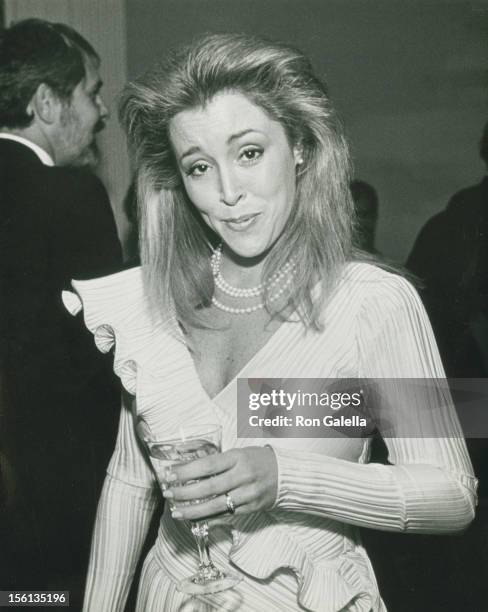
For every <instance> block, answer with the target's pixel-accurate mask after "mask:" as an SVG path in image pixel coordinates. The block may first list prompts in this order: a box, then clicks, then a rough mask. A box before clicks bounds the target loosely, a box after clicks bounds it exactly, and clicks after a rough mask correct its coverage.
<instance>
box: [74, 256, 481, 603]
mask: <svg viewBox="0 0 488 612" xmlns="http://www.w3.org/2000/svg"><path fill="white" fill-rule="evenodd" d="M73 287H74V290H75V293H68V294H65V295H64V300H65V304H66V306H67V308H68V309H69V310H70V311H71V312H72V313H73V314H75V313H76V312H79V310H80V309H81V308H83V311H84V317H85V322H86V325H87V327H88V328H89V329H90V330H91V331H92V332H93V334H94V336H95V342H96V344H97V346H98V348H99V349H100V350H101V351H104V352H106V351H109V350H110V349H111V348H112V347H113V346H114V345H115V364H114V369H115V372H116V373H117V374H118V375H119V376H120V378H121V380H122V383H123V385H124V387H125V388H126V389H127V391H129V393H130V394H132V395H134V396H135V397H136V402H134V403H133V404H132V406H131V407H128V406H125V407H123V409H122V416H121V422H120V430H119V436H118V440H117V444H116V448H115V452H114V455H113V458H112V460H111V462H110V465H109V467H108V470H107V472H108V475H107V479H106V482H105V486H104V491H103V493H102V497H101V501H100V506H99V511H98V517H97V524H96V529H95V533H94V538H93V546H92V555H91V562H90V570H89V576H88V583H87V593H86V599H85V607H84V609H85V610H89V611H90V612H109V611H116V610H117V611H122V610H123V606H124V602H125V600H126V597H127V593H128V589H129V585H130V582H131V580H132V576H133V573H134V569H135V565H136V562H137V558H138V556H139V554H140V549H141V546H142V542H143V540H144V537H145V534H146V532H147V528H148V525H149V521H150V517H151V515H152V513H153V512H154V509H155V507H156V502H157V499H158V492H157V489H156V485H155V482H156V481H155V477H154V474H153V472H152V470H151V467H150V464H149V463H148V461H147V457H146V454H145V452H144V449H143V447H142V445H141V443H140V442H139V440H138V438H137V436H136V430H135V425H136V422H137V419H138V418H140V417H142V418H143V419H144V421H145V422H146V424H147V425H148V426H149V428H150V430H151V432H152V433H153V435H154V436H155V437H159V438H164V436H165V432H167V431H168V430H169V429H171V430H173V429H174V428H175V425H177V424H178V423H188V422H192V423H198V422H200V423H202V424H204V423H220V424H221V425H222V427H223V450H226V449H229V448H233V447H242V446H248V445H253V444H260V445H263V444H266V443H270V444H271V445H272V446H273V448H274V450H275V453H276V457H277V461H278V468H279V486H278V496H277V499H276V503H275V506H274V507H273V508H272V509H271V510H269V511H267V512H261V513H256V514H251V515H247V516H235V517H234V521H233V528H232V529H230V527H227V528H226V527H225V526H223V527H222V528H220V527H217V528H215V529H214V530H212V531H211V553H212V556H213V558H214V561H215V562H216V564H218V565H219V566H221V567H222V568H224V569H225V568H228V569H230V570H231V571H234V572H240V573H241V575H242V576H243V581H242V582H241V583H240V585H239V586H238V587H237V588H236V589H234V590H232V591H227V592H225V593H221V594H217V595H214V596H210V597H208V598H206V599H205V600H197V599H188V597H187V596H185V595H183V594H181V593H179V592H178V591H177V590H176V587H175V585H176V583H177V582H178V581H179V580H180V579H181V578H184V577H186V576H189V575H190V574H192V573H194V571H195V570H196V565H197V553H196V547H195V543H194V541H193V539H192V536H191V533H190V530H189V528H188V525H187V524H185V523H182V522H180V521H176V520H173V519H172V518H171V516H170V514H169V512H168V511H165V512H164V513H163V516H162V518H161V523H160V528H159V533H158V537H157V539H156V542H155V543H154V546H153V548H152V549H151V551H150V553H149V555H148V557H147V558H146V560H145V563H144V568H143V572H142V576H141V581H140V585H139V594H138V604H137V610H138V611H140V612H143V611H144V612H159V611H160V612H163V611H164V612H173V611H175V612H176V611H177V610H185V611H187V610H242V611H249V612H262V611H266V612H268V611H270V612H273V611H274V612H286V611H288V610H289V611H294V610H311V611H314V612H339V611H351V612H370V611H374V612H382V611H384V610H385V606H384V604H383V602H382V600H381V597H380V595H379V592H378V587H377V584H376V580H375V577H374V572H373V569H372V567H371V564H370V562H369V559H368V556H367V554H366V552H365V550H364V548H363V547H362V546H361V542H360V537H359V529H358V528H359V527H371V528H377V529H383V530H390V531H412V532H417V533H422V532H423V533H428V532H444V531H445V532H449V531H456V530H461V529H463V528H464V527H465V526H466V524H467V523H469V521H470V520H471V518H472V516H473V512H474V504H475V485H476V481H475V479H474V477H473V473H472V468H471V464H470V461H469V458H468V455H467V452H466V448H465V445H464V442H463V440H462V438H452V437H451V438H447V437H444V436H443V428H444V427H445V428H446V431H453V429H454V430H456V428H457V427H458V425H457V420H456V416H455V414H454V410H453V407H452V404H450V403H449V401H448V403H447V405H445V407H444V409H443V410H444V413H445V420H444V422H443V423H440V425H439V427H440V429H439V431H438V432H436V435H435V436H434V435H433V436H432V437H429V438H414V439H412V438H401V437H396V436H395V418H396V417H395V413H394V412H392V414H391V415H389V427H390V430H389V431H390V434H389V437H388V438H387V439H386V443H387V446H388V450H389V461H390V462H391V464H392V465H379V464H373V463H372V464H368V463H367V462H368V456H369V446H370V441H369V439H363V438H350V437H346V436H343V437H329V438H303V439H300V438H286V439H273V440H269V439H261V438H260V439H258V440H250V439H242V438H237V435H236V410H237V406H236V402H237V391H236V387H237V378H238V377H240V378H305V377H307V378H312V377H313V378H375V379H382V378H389V379H394V378H432V379H436V378H441V377H443V376H444V372H443V368H442V364H441V361H440V358H439V354H438V351H437V348H436V344H435V341H434V337H433V334H432V331H431V327H430V324H429V321H428V319H427V316H426V314H425V312H424V309H423V307H422V305H421V303H420V300H419V298H418V296H417V294H416V292H415V291H414V289H413V288H412V287H411V286H410V284H409V283H408V282H407V281H406V280H404V279H403V278H401V277H398V276H395V275H392V274H390V273H388V272H385V271H383V270H380V269H379V268H377V267H375V266H372V265H369V264H362V263H352V264H348V265H347V266H346V268H345V270H344V273H343V275H342V278H341V281H340V282H339V284H338V286H337V289H336V290H335V292H334V294H333V296H332V297H331V299H330V300H329V302H328V305H327V307H326V309H325V312H324V322H325V327H324V331H322V332H320V333H319V332H308V333H306V334H304V333H303V328H302V326H301V325H300V324H298V323H296V322H285V323H284V324H283V325H281V327H280V328H279V329H278V330H277V331H276V333H275V334H274V335H273V336H272V337H271V338H270V340H269V341H268V342H267V344H266V345H265V346H264V347H263V348H262V349H260V350H259V351H258V353H257V354H256V355H255V356H254V357H253V358H252V359H251V360H250V361H249V362H248V363H247V364H246V366H245V367H244V368H243V369H242V371H241V372H240V373H239V375H238V377H236V378H235V379H234V380H232V381H231V382H230V383H229V384H228V385H227V386H226V387H225V388H224V389H223V390H222V391H221V392H220V393H219V394H218V395H217V396H216V397H214V398H210V397H209V396H208V395H207V393H206V392H205V390H204V389H203V387H202V385H201V383H200V380H199V377H198V374H197V371H196V369H195V366H194V363H193V360H192V357H191V354H190V353H189V351H188V349H187V347H186V345H185V342H184V339H183V338H182V335H181V333H180V332H179V329H178V326H177V324H176V322H175V320H174V318H173V316H172V314H171V313H169V314H168V317H167V319H166V320H163V319H162V318H154V317H153V316H151V314H150V312H149V311H148V308H147V301H146V298H145V293H144V287H143V283H142V274H141V269H140V268H134V269H131V270H127V271H124V272H120V273H118V274H115V275H112V276H109V277H104V278H99V279H95V280H91V281H82V282H80V281H74V282H73ZM445 400H446V398H445V394H443V393H442V392H441V391H439V393H432V394H431V401H432V402H433V403H436V402H444V403H445ZM101 409H102V408H101ZM411 409H412V411H415V410H416V409H417V407H416V406H415V402H413V403H412V407H411ZM423 409H425V407H422V410H423ZM419 410H420V407H419ZM392 432H393V433H392Z"/></svg>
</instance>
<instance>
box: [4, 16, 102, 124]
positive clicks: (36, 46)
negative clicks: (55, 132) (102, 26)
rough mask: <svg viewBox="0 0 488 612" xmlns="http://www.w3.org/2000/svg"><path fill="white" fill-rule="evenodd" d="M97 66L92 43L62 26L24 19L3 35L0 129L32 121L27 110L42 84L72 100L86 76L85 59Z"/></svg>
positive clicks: (6, 30) (62, 96) (57, 94)
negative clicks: (74, 92)
mask: <svg viewBox="0 0 488 612" xmlns="http://www.w3.org/2000/svg"><path fill="white" fill-rule="evenodd" d="M86 57H89V58H90V59H92V60H94V61H95V62H96V63H97V64H98V62H99V57H98V55H97V53H96V51H95V50H94V49H93V47H92V46H91V45H90V43H89V42H88V41H87V40H85V39H84V38H83V37H82V36H81V35H80V34H78V32H76V31H75V30H73V28H70V27H69V26H67V25H65V24H62V23H50V22H49V21H43V20H42V19H25V20H23V21H19V22H18V23H15V24H14V25H12V26H11V27H10V28H7V29H5V30H3V31H2V32H1V34H0V126H2V127H7V128H24V127H27V126H28V125H30V123H31V122H32V119H33V117H32V115H29V114H28V113H27V111H26V108H27V105H28V104H29V102H30V100H31V99H32V96H33V95H34V94H35V92H36V90H37V88H38V87H39V85H41V83H45V84H46V85H48V86H49V87H50V88H51V89H52V91H53V92H54V94H55V95H56V96H58V98H59V99H60V100H63V101H69V100H70V98H71V95H72V93H73V90H74V89H75V87H76V86H77V84H78V83H79V82H80V81H81V80H82V79H83V78H84V76H85V59H86Z"/></svg>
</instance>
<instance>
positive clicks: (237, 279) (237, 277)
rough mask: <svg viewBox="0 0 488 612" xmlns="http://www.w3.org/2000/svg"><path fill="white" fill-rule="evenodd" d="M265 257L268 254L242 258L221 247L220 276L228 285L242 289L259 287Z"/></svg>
mask: <svg viewBox="0 0 488 612" xmlns="http://www.w3.org/2000/svg"><path fill="white" fill-rule="evenodd" d="M267 255H268V253H263V254H261V255H259V256H257V257H242V256H240V255H237V254H236V253H234V252H233V251H230V250H229V249H226V247H225V246H223V247H222V260H221V267H220V271H221V274H222V276H223V277H224V278H225V280H226V281H227V282H228V283H230V284H231V285H234V286H236V287H241V288H243V289H244V288H247V287H254V286H256V285H259V284H260V283H261V281H262V274H263V268H264V263H265V261H266V258H267Z"/></svg>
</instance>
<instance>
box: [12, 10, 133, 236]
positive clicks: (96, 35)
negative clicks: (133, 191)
mask: <svg viewBox="0 0 488 612" xmlns="http://www.w3.org/2000/svg"><path fill="white" fill-rule="evenodd" d="M26 17H39V18H42V19H47V20H49V21H60V22H63V23H67V24H68V25H70V26H72V27H74V28H75V29H76V30H78V31H79V32H80V33H81V34H83V36H84V37H85V38H86V39H87V40H89V41H90V43H91V44H92V45H93V47H94V48H95V49H96V50H97V52H98V53H99V55H100V57H101V59H102V64H101V69H100V73H101V76H102V79H103V81H104V87H103V90H102V92H103V96H104V99H105V101H106V103H107V106H108V107H109V109H110V110H111V112H112V117H111V119H110V120H109V121H108V122H107V127H106V128H105V130H104V131H103V132H102V133H101V134H100V135H99V137H98V138H99V144H100V148H101V151H102V163H101V165H100V168H99V174H100V177H101V178H102V180H103V182H104V184H105V186H106V187H107V190H108V192H109V195H110V200H111V202H112V207H113V209H114V213H115V218H116V221H117V227H118V230H119V234H120V236H121V238H122V239H124V237H125V234H126V232H127V221H126V218H125V215H124V213H123V210H122V203H123V199H124V196H125V193H126V190H127V187H128V184H129V180H130V173H129V162H128V158H127V152H126V146H125V138H124V135H123V133H122V131H121V129H120V127H119V125H118V122H117V118H116V111H115V99H116V96H117V94H118V93H119V91H120V89H121V88H122V86H123V84H124V83H125V81H126V79H127V59H126V46H127V45H126V23H125V3H124V1H123V0H5V23H6V24H7V25H8V24H9V23H10V22H11V21H17V20H19V19H24V18H26Z"/></svg>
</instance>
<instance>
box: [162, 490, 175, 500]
mask: <svg viewBox="0 0 488 612" xmlns="http://www.w3.org/2000/svg"><path fill="white" fill-rule="evenodd" d="M163 497H165V498H166V499H171V498H172V497H174V495H173V491H170V490H169V489H166V491H163Z"/></svg>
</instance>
